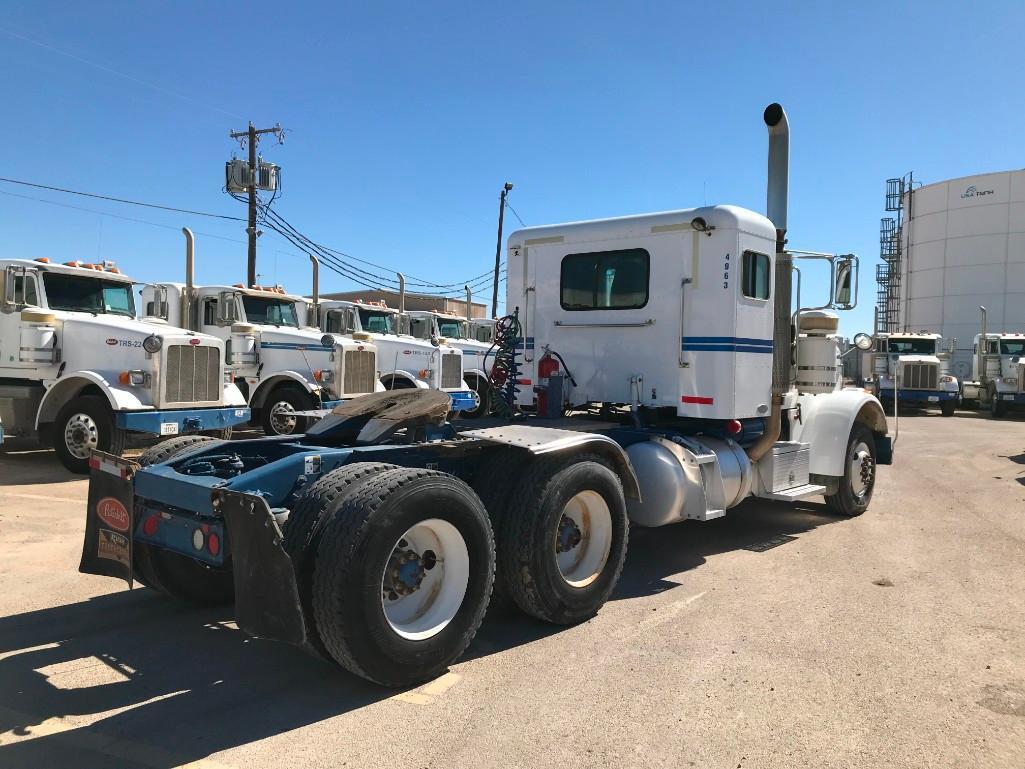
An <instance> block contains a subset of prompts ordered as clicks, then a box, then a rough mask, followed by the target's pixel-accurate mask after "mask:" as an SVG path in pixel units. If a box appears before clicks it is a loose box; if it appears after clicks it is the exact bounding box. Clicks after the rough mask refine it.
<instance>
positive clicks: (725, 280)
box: [722, 254, 730, 288]
mask: <svg viewBox="0 0 1025 769" xmlns="http://www.w3.org/2000/svg"><path fill="white" fill-rule="evenodd" d="M722 287H723V288H729V287H730V255H729V254H726V259H725V260H724V261H723V265H722Z"/></svg>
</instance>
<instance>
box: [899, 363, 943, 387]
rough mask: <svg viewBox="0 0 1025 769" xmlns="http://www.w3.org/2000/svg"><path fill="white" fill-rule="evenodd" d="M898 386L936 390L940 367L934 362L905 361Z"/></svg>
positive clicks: (938, 383) (938, 382) (938, 384)
mask: <svg viewBox="0 0 1025 769" xmlns="http://www.w3.org/2000/svg"><path fill="white" fill-rule="evenodd" d="M901 373H902V376H901V382H900V386H901V387H902V388H903V389H906V390H936V389H939V386H940V367H939V366H937V365H936V364H935V363H905V364H904V367H903V369H902V371H901Z"/></svg>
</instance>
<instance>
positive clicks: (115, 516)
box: [96, 497, 128, 532]
mask: <svg viewBox="0 0 1025 769" xmlns="http://www.w3.org/2000/svg"><path fill="white" fill-rule="evenodd" d="M96 515H98V516H99V517H100V520H101V521H103V522H104V523H105V524H107V525H108V526H110V528H112V529H117V530H118V531H120V532H127V531H128V510H126V509H125V506H124V505H122V504H121V502H120V501H118V500H116V499H114V497H104V498H103V499H101V500H100V501H99V502H97V503H96Z"/></svg>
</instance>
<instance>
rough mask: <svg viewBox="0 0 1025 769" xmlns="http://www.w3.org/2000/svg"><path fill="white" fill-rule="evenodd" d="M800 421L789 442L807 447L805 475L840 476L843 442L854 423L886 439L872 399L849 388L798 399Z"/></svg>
mask: <svg viewBox="0 0 1025 769" xmlns="http://www.w3.org/2000/svg"><path fill="white" fill-rule="evenodd" d="M798 403H800V405H801V421H800V422H796V423H795V424H794V425H793V428H792V429H791V435H792V439H793V440H795V441H800V442H802V443H809V444H811V461H810V463H809V467H808V469H809V471H810V472H811V473H813V474H815V475H834V476H842V475H843V474H844V462H845V459H846V456H847V439H848V438H849V437H850V435H851V428H852V427H853V426H854V423H855V422H856V421H857V422H863V423H864V424H865V425H867V426H868V428H869V429H870V430H872V432H874V433H877V434H879V435H886V432H887V426H886V416H885V415H884V414H883V407H882V405H881V404H880V403H879V401H878V400H877V399H876V397H875V396H874V395H870V394H868V393H867V392H865V391H864V390H860V389H857V388H853V387H852V388H850V389H847V390H837V391H836V392H831V393H825V394H822V395H802V396H800V397H799V398H798Z"/></svg>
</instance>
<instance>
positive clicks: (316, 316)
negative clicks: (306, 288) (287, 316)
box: [310, 254, 320, 328]
mask: <svg viewBox="0 0 1025 769" xmlns="http://www.w3.org/2000/svg"><path fill="white" fill-rule="evenodd" d="M310 263H311V264H312V265H313V293H312V294H311V295H310V298H311V299H312V300H313V303H312V304H313V306H312V307H311V308H310V314H311V316H312V317H311V318H310V320H311V321H312V322H311V323H310V325H311V326H314V327H315V328H320V260H319V259H318V258H317V257H315V256H314V255H313V254H310Z"/></svg>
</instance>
